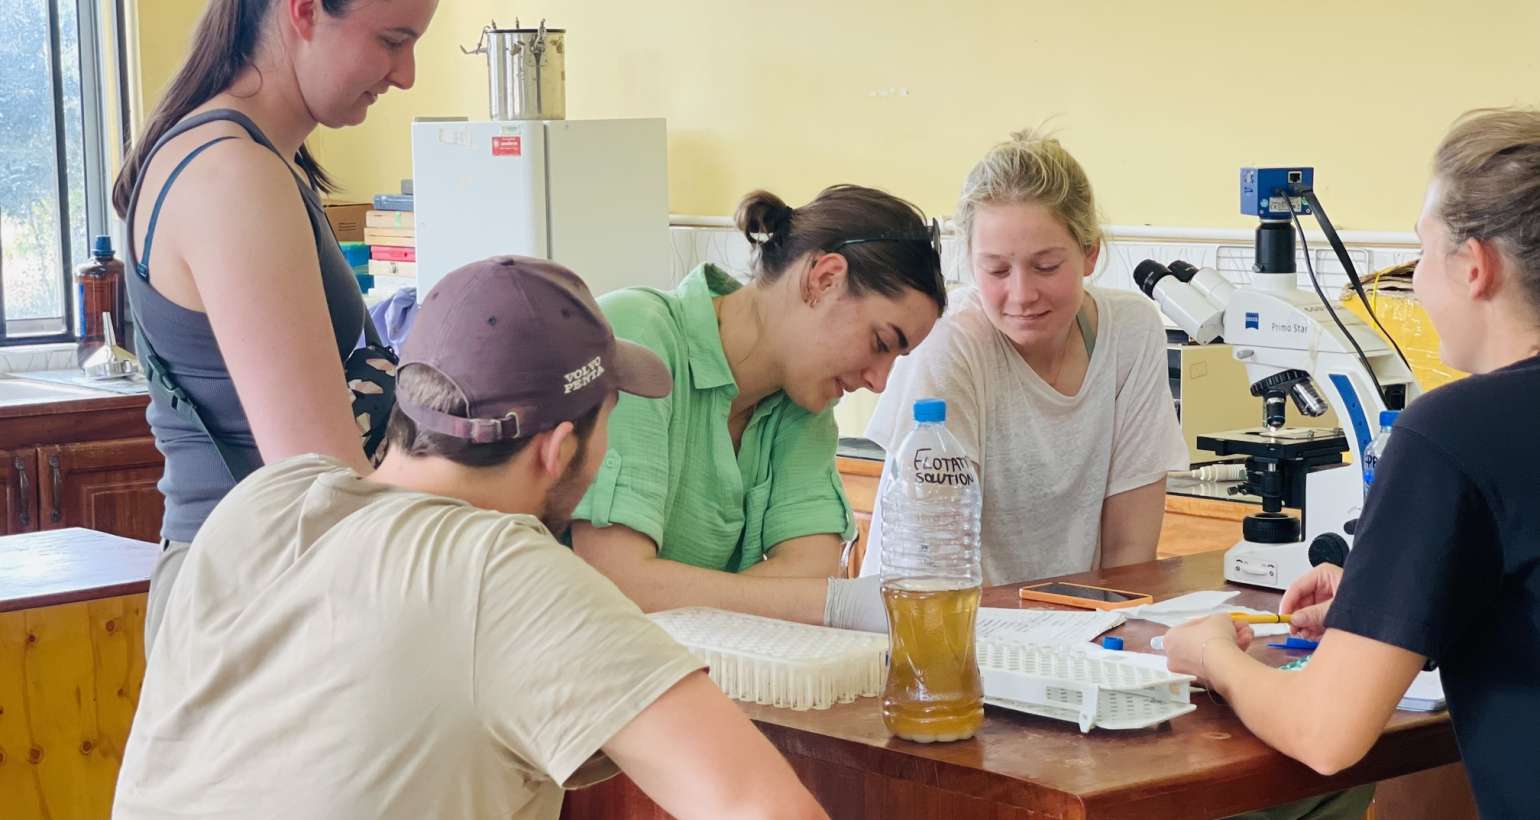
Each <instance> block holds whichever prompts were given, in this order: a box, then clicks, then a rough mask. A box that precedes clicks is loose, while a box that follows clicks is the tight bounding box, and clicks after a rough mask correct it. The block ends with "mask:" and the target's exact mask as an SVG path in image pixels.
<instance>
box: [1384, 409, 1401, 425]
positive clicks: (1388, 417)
mask: <svg viewBox="0 0 1540 820" xmlns="http://www.w3.org/2000/svg"><path fill="white" fill-rule="evenodd" d="M1399 415H1401V411H1400V410H1381V411H1380V427H1381V428H1385V427H1389V426H1391V425H1393V424H1395V423H1396V416H1399Z"/></svg>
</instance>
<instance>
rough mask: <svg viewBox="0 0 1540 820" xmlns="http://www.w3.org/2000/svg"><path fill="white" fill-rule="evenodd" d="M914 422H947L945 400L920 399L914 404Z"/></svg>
mask: <svg viewBox="0 0 1540 820" xmlns="http://www.w3.org/2000/svg"><path fill="white" fill-rule="evenodd" d="M914 420H915V421H917V422H926V421H946V400H945V399H920V400H919V401H916V402H915V403H914Z"/></svg>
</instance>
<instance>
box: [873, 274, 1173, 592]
mask: <svg viewBox="0 0 1540 820" xmlns="http://www.w3.org/2000/svg"><path fill="white" fill-rule="evenodd" d="M1086 292H1087V293H1088V294H1090V296H1091V297H1092V298H1093V299H1095V300H1096V307H1097V316H1098V322H1097V331H1096V348H1095V351H1094V352H1093V353H1092V354H1091V361H1090V364H1089V365H1087V368H1086V375H1085V379H1084V381H1083V382H1082V383H1081V386H1080V391H1079V392H1078V393H1076V394H1075V395H1073V396H1066V395H1064V394H1062V393H1060V392H1059V391H1057V390H1055V389H1053V388H1052V387H1050V386H1049V385H1048V383H1047V382H1045V381H1044V380H1043V379H1042V378H1040V377H1039V376H1038V375H1037V373H1036V372H1034V371H1033V370H1032V368H1031V367H1030V366H1029V365H1028V364H1027V362H1026V360H1025V359H1023V358H1022V357H1021V354H1020V353H1018V352H1017V351H1016V349H1015V348H1014V347H1013V346H1012V345H1011V343H1010V340H1009V339H1007V338H1006V337H1005V335H1004V334H1002V333H1000V331H999V330H997V329H995V326H994V325H992V324H990V322H989V316H988V315H986V314H985V313H984V305H983V303H982V301H981V300H980V297H979V294H978V291H977V290H974V289H968V290H965V291H959V292H958V293H957V294H955V295H954V297H953V307H952V308H951V309H950V310H948V312H947V315H946V317H945V318H944V319H942V320H941V321H940V322H938V323H937V324H936V328H935V330H933V331H932V332H931V334H930V336H929V337H928V338H927V339H926V340H925V343H924V344H922V345H920V346H919V348H918V349H916V350H915V351H914V353H912V354H910V355H909V356H906V357H904V358H902V359H899V360H898V363H897V364H896V365H894V367H893V374H892V376H891V377H889V379H888V384H887V389H886V390H885V391H883V393H882V398H881V400H880V401H879V402H878V404H877V409H876V411H875V412H874V413H873V415H872V420H871V422H870V423H869V424H868V425H867V428H866V437H867V438H869V439H871V440H872V441H875V442H877V443H878V444H880V445H882V447H883V448H884V449H887V450H889V451H892V450H896V449H898V446H899V445H900V444H901V443H902V442H903V439H904V436H906V435H908V434H909V431H910V430H912V429H914V415H913V408H914V402H915V400H916V399H923V398H940V399H946V403H947V416H946V426H947V430H949V431H950V432H951V433H952V435H953V436H956V437H957V441H958V442H959V443H960V444H961V445H962V447H963V449H964V450H965V451H966V452H967V453H968V454H969V455H970V456H971V457H972V458H973V461H974V463H975V464H976V465H978V468H979V486H980V487H982V488H983V491H984V508H983V520H982V522H981V523H982V532H981V538H982V556H981V558H982V564H983V570H984V583H985V584H1008V583H1014V582H1018V581H1031V580H1036V579H1039V578H1049V577H1052V576H1055V575H1065V574H1068V573H1073V572H1085V571H1087V570H1090V569H1092V568H1093V567H1095V566H1096V565H1097V564H1098V563H1099V561H1100V557H1099V554H1100V542H1101V514H1102V502H1103V501H1104V500H1105V499H1106V498H1107V497H1108V496H1112V495H1117V494H1118V493H1121V492H1124V491H1126V490H1132V489H1136V488H1138V487H1143V486H1145V485H1146V484H1150V483H1153V482H1155V481H1160V480H1162V479H1163V478H1164V477H1165V475H1166V472H1167V471H1168V470H1178V469H1183V468H1185V467H1186V466H1187V445H1186V444H1184V443H1183V441H1182V434H1181V430H1180V428H1179V427H1178V426H1177V421H1176V409H1175V406H1174V403H1173V402H1172V399H1171V388H1170V386H1169V381H1168V378H1167V373H1166V334H1165V327H1164V325H1162V324H1161V321H1160V315H1159V314H1158V313H1157V312H1156V309H1155V303H1154V302H1151V301H1150V300H1149V299H1146V298H1145V297H1144V296H1142V295H1140V294H1137V293H1129V292H1125V291H1115V290H1103V289H1101V288H1095V287H1087V288H1086ZM881 531H882V526H881V509H880V505H879V509H878V510H877V514H876V515H874V516H873V521H872V532H871V545H870V546H869V547H868V550H867V552H866V557H865V558H864V562H863V564H862V567H861V573H862V574H863V575H872V574H876V573H877V572H878V570H879V563H880V554H881V550H882V544H881V537H882V532H881Z"/></svg>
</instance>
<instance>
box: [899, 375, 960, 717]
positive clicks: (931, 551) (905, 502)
mask: <svg viewBox="0 0 1540 820" xmlns="http://www.w3.org/2000/svg"><path fill="white" fill-rule="evenodd" d="M914 420H915V428H914V430H913V431H911V432H910V433H909V435H908V436H906V437H905V438H904V441H903V443H902V444H900V445H899V447H898V449H897V450H896V451H894V452H892V453H890V454H889V456H888V462H887V464H886V465H885V467H884V473H885V475H884V478H883V482H882V505H881V507H882V511H881V515H882V553H881V555H882V599H883V603H884V604H885V605H886V607H887V611H888V637H889V640H890V642H891V644H892V646H891V649H890V652H889V661H888V678H887V684H886V686H885V687H884V689H883V693H882V720H883V722H884V723H885V724H887V727H888V731H890V732H892V733H893V734H895V735H897V736H898V737H901V738H904V739H906V740H915V741H919V742H921V743H930V742H934V741H948V740H963V739H966V738H969V737H972V736H973V734H974V732H977V731H978V728H979V726H980V725H981V724H982V723H983V722H984V692H983V687H982V685H981V684H980V682H979V664H978V656H977V654H976V651H975V648H974V625H975V621H976V619H977V616H978V608H979V592H980V589H981V587H982V575H981V574H980V571H979V515H980V511H981V508H982V505H983V496H982V495H981V491H980V489H979V483H978V476H977V475H976V474H975V473H974V470H973V462H972V460H971V459H970V458H969V457H968V455H967V454H966V453H965V452H963V449H962V446H961V445H960V444H958V442H957V439H956V438H954V437H953V436H952V434H951V433H949V432H947V429H946V402H945V401H942V400H941V399H921V400H919V401H917V402H915V403H914Z"/></svg>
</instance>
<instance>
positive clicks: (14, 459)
mask: <svg viewBox="0 0 1540 820" xmlns="http://www.w3.org/2000/svg"><path fill="white" fill-rule="evenodd" d="M37 478H38V477H37V450H35V449H33V448H31V447H27V448H24V449H20V450H0V535H11V534H13V533H18V532H32V531H34V530H36V529H37V528H38V525H37V511H38V497H37V485H38V481H37Z"/></svg>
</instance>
